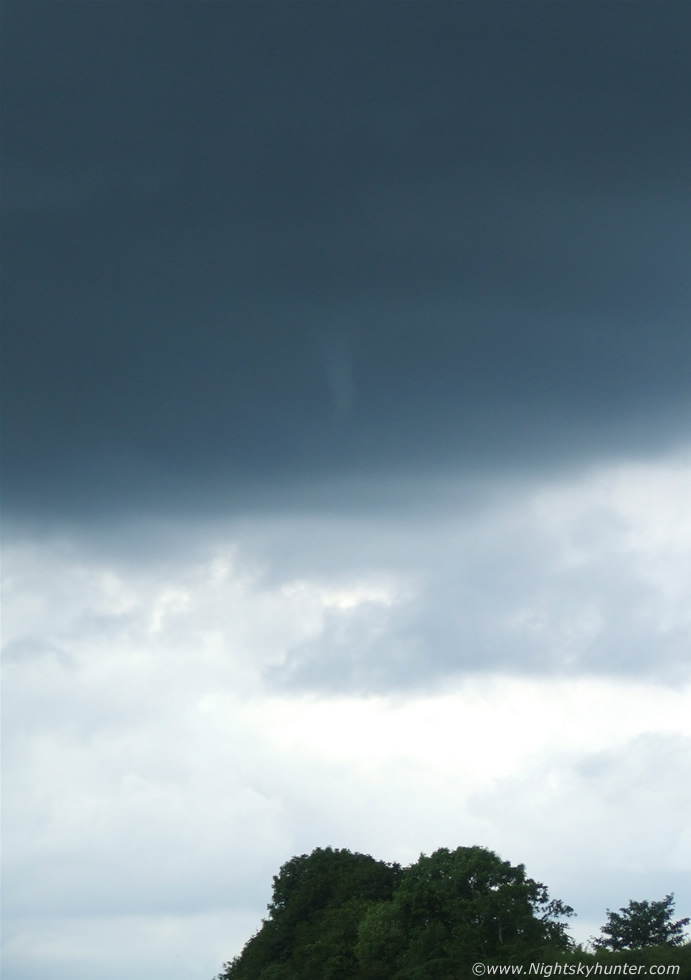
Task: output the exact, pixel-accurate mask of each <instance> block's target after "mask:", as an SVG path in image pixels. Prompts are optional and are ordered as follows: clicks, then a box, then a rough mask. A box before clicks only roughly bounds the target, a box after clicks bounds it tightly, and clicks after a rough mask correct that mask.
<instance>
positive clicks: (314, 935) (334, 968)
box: [219, 847, 401, 980]
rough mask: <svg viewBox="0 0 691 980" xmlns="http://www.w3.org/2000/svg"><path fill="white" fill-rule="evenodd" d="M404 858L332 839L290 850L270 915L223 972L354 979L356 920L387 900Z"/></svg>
mask: <svg viewBox="0 0 691 980" xmlns="http://www.w3.org/2000/svg"><path fill="white" fill-rule="evenodd" d="M400 875H401V868H400V866H399V865H396V864H393V865H390V864H386V863H385V862H383V861H377V860H375V859H374V858H373V857H370V856H369V855H368V854H357V853H353V852H351V851H348V850H338V849H334V848H331V847H326V848H317V849H316V850H314V851H312V853H311V854H302V855H300V856H299V857H294V858H291V860H290V861H288V862H286V864H284V865H283V867H282V868H281V869H280V871H279V873H278V875H276V876H275V877H274V879H273V897H272V901H271V903H270V905H269V906H268V910H269V915H268V917H267V919H265V920H264V924H263V925H262V928H261V929H260V930H259V932H258V933H256V935H254V936H253V937H252V938H251V939H250V940H249V942H248V943H247V944H246V945H245V948H244V949H243V951H242V953H241V954H240V956H237V957H235V959H234V960H233V961H232V962H231V963H227V964H226V965H225V970H224V972H223V973H222V974H220V977H219V980H314V978H315V977H319V978H323V980H349V978H350V977H351V976H353V974H354V971H356V970H357V958H356V955H355V945H356V943H357V933H358V927H359V924H360V921H361V919H362V918H363V916H364V915H365V913H366V911H367V910H368V908H369V906H370V905H371V904H372V903H375V902H378V901H382V900H390V899H391V897H392V895H393V891H394V888H395V885H396V882H397V881H398V879H399V878H400Z"/></svg>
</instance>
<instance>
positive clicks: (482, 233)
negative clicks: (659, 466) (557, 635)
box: [2, 2, 691, 518]
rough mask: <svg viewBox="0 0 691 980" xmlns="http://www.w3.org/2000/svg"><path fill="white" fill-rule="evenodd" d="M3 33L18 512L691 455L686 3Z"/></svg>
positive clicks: (170, 10) (214, 7)
mask: <svg viewBox="0 0 691 980" xmlns="http://www.w3.org/2000/svg"><path fill="white" fill-rule="evenodd" d="M3 18H4V41H3V69H2V70H3V75H4V91H5V97H4V107H3V115H2V125H3V141H2V143H3V153H4V187H3V206H4V209H5V218H4V222H5V234H4V240H3V241H4V245H3V247H4V257H3V275H4V319H5V324H6V328H5V353H4V364H5V367H4V370H5V380H4V398H5V419H6V422H5V433H4V443H5V445H4V452H5V475H4V480H5V506H6V507H7V508H8V510H9V511H10V512H11V513H13V514H17V515H22V516H24V517H36V516H37V515H48V516H50V515H51V514H53V515H54V514H63V515H64V514H71V515H72V516H76V517H78V518H81V517H83V516H84V515H85V514H87V513H88V512H91V513H92V514H94V515H100V514H102V513H108V514H112V513H113V512H114V511H115V510H118V509H119V510H123V509H124V510H127V511H133V510H134V511H141V512H144V513H151V512H154V511H160V510H161V509H162V508H165V507H166V506H172V507H175V508H178V509H180V508H182V509H185V510H194V509H196V510H198V509H199V508H200V507H205V508H214V509H224V508H227V507H228V506H229V505H233V504H235V505H237V504H238V503H242V504H243V505H245V506H250V505H253V504H254V505H256V503H257V501H258V500H263V501H265V502H266V500H267V498H268V499H269V500H270V501H271V506H273V507H275V506H279V505H280V504H281V502H285V501H286V500H287V499H288V497H287V494H289V492H292V493H293V494H294V495H296V496H298V497H302V498H306V497H307V496H309V493H310V492H313V493H316V490H315V488H317V487H318V486H323V487H324V486H328V487H331V489H330V491H329V492H330V493H331V495H332V497H333V499H335V500H338V501H340V502H343V500H344V497H345V496H346V494H345V492H344V489H343V486H344V485H343V483H342V481H343V479H344V478H346V477H348V478H349V479H350V480H352V481H353V483H352V484H351V486H355V487H358V488H359V490H358V492H359V493H360V494H361V495H362V494H363V493H364V491H363V489H362V488H363V487H364V486H366V485H367V484H368V482H370V483H371V482H372V481H376V480H382V479H383V480H390V481H393V482H394V483H395V482H396V481H400V480H402V479H403V478H404V477H405V478H409V477H411V476H419V475H420V473H421V472H424V473H428V474H430V475H431V474H439V473H442V474H443V473H447V472H449V471H452V472H456V471H458V470H464V471H465V472H470V473H474V472H477V471H485V472H489V471H496V470H497V469H499V470H506V469H507V468H509V469H512V470H521V469H523V470H525V469H526V468H528V469H529V468H531V467H535V466H539V465H548V466H555V465H562V464H564V463H569V462H572V461H574V460H582V459H585V458H589V457H592V456H594V455H598V454H600V455H607V454H613V453H627V452H632V451H633V452H644V453H647V452H651V451H652V450H654V449H657V448H659V447H661V446H666V445H669V444H673V443H675V442H679V441H682V440H684V439H685V438H686V437H687V435H688V429H689V421H690V415H689V410H690V407H691V406H690V403H689V387H688V372H689V366H690V364H691V334H689V331H688V329H687V325H686V319H685V318H686V315H687V311H688V299H689V287H688V260H689V251H690V249H689V231H688V229H689V227H691V223H690V221H689V217H690V214H689V201H690V198H689V189H690V188H689V181H688V174H689V173H690V172H691V168H690V166H689V165H690V163H691V160H690V153H689V150H690V149H691V141H690V140H689V135H688V128H687V127H685V126H684V124H683V120H684V118H685V112H686V108H687V104H688V93H689V91H691V66H690V65H689V60H688V42H689V40H691V14H690V12H689V8H688V7H686V5H683V4H665V5H652V4H628V5H626V6H623V5H605V4H601V5H583V4H581V3H568V2H567V3H560V4H552V5H546V4H542V3H540V4H533V3H523V4H520V5H513V4H505V3H492V4H469V3H460V4H437V3H426V4H424V5H423V4H409V5H400V4H396V3H381V4H376V5H369V4H358V3H356V4H342V5H335V4H318V3H306V4H271V5H266V4H262V5H255V4H206V3H195V4H192V3H189V4H121V3H101V4H70V3H65V4H49V3H41V2H39V3H32V4H23V3H16V2H9V3H7V4H5V6H4V12H3ZM291 488H292V490H291ZM349 496H350V497H351V498H352V492H349ZM363 499H365V498H364V496H363ZM267 505H268V504H267Z"/></svg>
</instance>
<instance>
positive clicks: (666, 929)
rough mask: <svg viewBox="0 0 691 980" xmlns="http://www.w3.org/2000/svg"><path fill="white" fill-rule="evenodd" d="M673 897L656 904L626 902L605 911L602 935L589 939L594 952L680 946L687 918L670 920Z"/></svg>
mask: <svg viewBox="0 0 691 980" xmlns="http://www.w3.org/2000/svg"><path fill="white" fill-rule="evenodd" d="M673 914H674V894H673V893H672V894H671V895H666V896H665V898H663V899H661V901H659V902H634V901H631V902H629V904H628V906H627V907H626V908H622V909H619V912H611V911H610V910H609V909H607V922H606V923H605V925H604V926H602V928H601V929H600V932H601V933H603V935H602V936H600V937H598V938H597V939H594V940H593V946H595V947H596V948H597V949H642V948H643V947H645V946H680V945H681V944H682V943H683V942H684V941H685V939H686V936H685V934H684V928H685V927H686V926H687V925H688V924H689V922H690V921H691V920H690V919H688V918H687V919H678V920H677V921H676V922H673V921H672V915H673Z"/></svg>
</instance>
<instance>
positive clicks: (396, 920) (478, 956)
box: [357, 847, 573, 977]
mask: <svg viewBox="0 0 691 980" xmlns="http://www.w3.org/2000/svg"><path fill="white" fill-rule="evenodd" d="M572 914H573V910H572V909H570V908H569V907H568V906H566V905H564V904H563V903H561V902H558V901H556V902H555V901H550V899H549V895H548V893H547V889H546V887H545V886H544V885H541V884H539V883H538V882H536V881H533V879H532V878H528V877H527V876H526V874H525V868H524V867H523V865H517V866H512V865H511V864H509V862H508V861H502V860H501V858H499V857H498V856H497V855H496V854H494V853H493V852H492V851H489V850H487V849H486V848H482V847H459V848H457V849H456V850H455V851H449V850H447V849H446V848H441V849H440V850H438V851H435V853H434V854H432V855H431V856H429V857H427V856H426V855H424V854H423V855H421V856H420V858H419V860H418V861H417V862H416V863H415V864H413V865H412V866H411V867H410V868H407V869H406V870H405V871H404V873H403V875H402V878H401V881H400V884H399V886H398V888H397V889H396V892H395V894H394V897H393V900H392V902H391V903H390V908H388V909H386V910H384V909H381V908H373V909H371V910H370V912H369V913H368V915H367V917H366V918H365V920H363V922H362V924H361V928H360V934H359V935H360V939H359V943H358V948H357V951H358V956H359V959H360V964H361V966H362V967H363V969H364V970H366V971H368V973H367V975H368V976H370V975H371V976H372V977H379V976H381V977H385V976H386V975H387V968H388V971H389V973H388V975H389V976H390V975H391V971H392V969H398V970H400V971H402V972H401V976H403V975H408V974H409V973H411V971H417V970H418V968H419V967H421V966H423V965H425V966H426V968H427V971H428V974H429V975H430V976H431V975H432V974H431V972H430V971H431V970H432V964H436V966H437V968H438V970H439V971H440V975H441V974H444V973H445V974H447V975H448V973H449V971H453V970H460V969H464V968H466V967H467V966H468V965H470V964H471V963H473V962H475V961H478V960H483V961H485V962H486V961H488V960H490V959H493V960H518V959H520V958H521V957H522V956H525V955H528V954H529V953H530V951H535V950H536V949H542V948H549V949H551V950H553V951H557V950H563V949H567V948H568V947H569V945H570V940H569V938H568V936H567V935H566V931H565V926H564V925H563V924H562V923H560V922H559V918H561V917H566V916H569V915H572ZM411 975H412V974H411Z"/></svg>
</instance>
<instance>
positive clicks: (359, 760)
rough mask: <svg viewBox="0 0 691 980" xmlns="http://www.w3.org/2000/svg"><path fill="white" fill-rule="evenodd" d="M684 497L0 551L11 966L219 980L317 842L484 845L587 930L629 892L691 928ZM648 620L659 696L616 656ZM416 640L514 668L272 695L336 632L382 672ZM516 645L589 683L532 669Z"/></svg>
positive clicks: (657, 492)
mask: <svg viewBox="0 0 691 980" xmlns="http://www.w3.org/2000/svg"><path fill="white" fill-rule="evenodd" d="M689 499H691V467H689V466H688V465H685V464H684V465H682V463H679V462H672V463H669V464H664V465H663V464H659V465H658V466H656V467H655V466H648V467H640V466H639V467H633V466H630V467H626V468H621V469H618V470H610V471H604V470H603V471H601V472H598V473H595V474H591V475H589V476H587V477H584V478H582V479H581V480H579V481H578V482H573V483H571V484H569V485H567V484H564V485H562V486H553V487H549V488H544V487H543V488H541V489H540V490H539V491H537V492H529V491H527V490H524V492H523V493H522V494H517V493H515V494H513V495H510V499H509V497H508V496H505V497H504V498H503V499H502V498H501V495H498V497H497V498H496V499H495V502H494V503H493V504H492V506H491V507H488V508H487V509H486V510H485V511H484V512H475V513H474V514H473V515H468V514H465V515H464V514H463V513H460V514H449V513H448V512H447V513H444V514H441V515H438V516H437V517H436V518H435V519H434V520H428V521H426V522H425V523H422V522H421V521H418V522H417V523H415V522H412V523H398V524H395V526H393V525H389V526H386V525H382V529H381V531H380V532H378V530H377V527H376V526H373V525H372V524H367V523H365V522H363V523H362V524H359V523H357V522H354V523H351V524H350V525H349V526H348V527H345V528H344V526H343V524H340V525H339V524H337V523H331V524H328V522H327V523H325V522H323V521H321V522H319V521H314V522H313V523H312V524H310V522H309V521H303V523H302V524H301V525H299V526H296V524H295V523H293V524H291V522H290V521H289V520H288V519H287V518H286V519H285V520H284V521H283V522H273V523H272V522H270V521H267V522H265V523H264V525H260V524H258V523H255V524H254V525H249V524H244V525H236V526H235V527H233V528H230V529H229V528H225V529H219V528H215V529H214V532H213V535H208V537H204V540H203V541H202V542H201V543H200V544H199V546H198V547H197V548H196V550H194V551H193V550H192V549H181V550H180V552H179V554H177V555H175V554H172V555H171V553H170V552H167V553H166V555H165V557H164V558H160V557H158V558H157V557H156V555H152V556H151V557H150V560H148V561H146V560H143V559H142V557H141V555H139V556H137V558H136V560H135V559H132V560H129V561H128V560H127V559H126V558H125V557H123V556H122V554H120V556H119V557H118V558H117V559H116V558H114V557H113V555H112V554H107V553H105V552H104V553H102V554H100V555H99V554H96V553H94V552H93V551H92V552H87V551H86V550H85V549H80V548H79V547H78V546H77V545H76V544H75V543H69V542H62V543H60V542H54V543H53V544H52V545H48V544H43V545H40V546H39V545H36V544H31V543H27V542H16V543H14V544H12V545H8V546H7V548H6V550H5V561H4V569H5V601H4V610H5V620H4V639H5V657H4V690H5V702H6V709H5V718H4V724H5V731H6V734H5V818H4V821H5V855H6V858H5V871H4V874H5V906H6V912H7V916H8V927H7V928H6V931H5V963H6V970H7V971H8V973H7V975H8V976H11V977H12V978H13V980H28V978H33V977H36V978H38V977H40V976H44V975H45V973H46V971H47V970H48V969H50V971H51V975H52V976H55V977H56V980H63V978H64V980H67V978H69V980H87V978H89V980H91V978H92V977H93V975H94V970H95V969H96V966H95V964H97V963H98V964H99V965H98V970H97V972H98V975H99V977H102V978H104V980H110V977H112V978H113V980H114V978H115V977H121V976H123V975H128V976H132V977H133V978H134V980H139V978H141V980H144V978H145V977H146V980H157V978H159V977H160V978H161V980H163V978H164V977H165V978H166V980H176V978H180V980H182V978H183V977H185V978H193V980H194V978H199V980H210V976H211V973H213V971H214V970H217V969H218V968H220V966H221V963H222V961H223V959H224V958H228V957H230V956H231V955H232V954H233V953H234V952H236V951H237V950H238V949H239V947H240V946H241V945H242V942H243V941H244V940H245V939H246V938H247V937H248V935H249V934H250V933H251V931H252V930H253V929H254V928H256V926H257V925H258V924H259V918H260V916H261V914H262V909H263V908H264V905H265V903H266V901H267V900H268V898H269V893H270V884H271V876H272V874H274V873H275V872H276V870H277V869H278V867H279V865H280V864H281V863H282V862H283V861H284V860H286V859H287V858H289V857H290V856H291V855H292V854H295V853H301V852H303V851H308V850H310V849H311V848H312V847H314V846H317V845H325V844H332V845H334V846H344V847H351V848H354V849H358V850H362V851H366V852H368V853H372V854H374V855H376V856H379V857H382V858H386V859H388V860H399V861H402V862H404V863H407V862H408V861H412V860H414V859H415V858H416V857H417V855H418V853H419V852H420V851H421V850H424V851H426V852H429V851H431V850H433V849H434V848H436V847H439V846H456V845H458V844H472V843H480V844H485V845H487V846H489V847H492V848H494V849H496V850H498V851H499V852H500V853H501V854H502V855H503V856H504V857H506V858H508V859H510V860H512V861H514V862H516V861H524V862H525V863H526V865H527V867H528V872H529V873H530V874H532V875H534V876H535V877H538V878H540V879H541V880H544V881H545V882H546V883H547V884H548V885H549V886H550V887H551V890H552V892H553V893H554V894H555V895H557V896H558V897H562V898H564V899H565V900H566V901H570V902H572V904H574V905H576V907H577V910H579V911H581V912H583V914H584V917H585V924H583V925H580V926H577V927H576V934H577V935H579V938H585V937H586V936H587V935H588V934H590V932H592V931H593V929H594V928H595V927H596V925H597V924H598V916H599V921H600V922H601V921H602V919H603V918H604V909H605V906H606V905H610V906H614V907H616V906H617V905H618V904H622V903H625V902H626V901H628V899H629V898H631V897H639V898H641V897H652V898H656V897H661V895H663V894H665V893H666V892H667V891H670V890H675V891H676V892H677V898H678V907H679V912H680V914H688V913H689V906H691V838H690V837H689V831H688V827H687V826H686V822H685V820H684V816H685V814H686V813H688V811H689V805H690V804H691V797H690V796H689V789H688V787H689V786H691V779H689V775H691V721H690V720H689V719H691V712H690V711H689V706H690V703H691V687H689V685H688V682H687V681H684V680H683V670H682V667H683V664H684V661H683V658H682V657H681V656H680V655H679V650H680V649H681V645H682V642H683V641H684V639H685V638H688V629H689V613H688V610H689V609H690V608H691V603H689V602H688V596H689V592H690V590H691V561H690V559H691V527H690V526H689V517H688V514H687V512H686V511H687V507H686V503H685V502H686V501H688V500H689ZM212 537H213V544H210V541H211V539H212ZM258 542H259V544H260V545H261V547H260V546H258ZM262 542H263V543H262ZM267 542H269V544H267ZM271 543H272V544H271ZM272 547H273V549H274V550H273V552H272ZM291 556H293V560H292V561H291ZM272 559H273V560H272ZM459 569H460V570H461V572H459ZM634 586H635V587H634ZM464 590H465V591H464ZM470 600H472V602H470V607H471V608H470V609H469V607H468V603H469V601H470ZM634 600H635V601H634ZM459 609H460V610H461V613H462V615H461V614H460V613H459ZM435 620H436V621H435ZM468 622H471V625H472V630H471V629H470V628H469V626H468ZM464 623H465V627H464V626H463V624H464ZM497 623H500V624H501V630H500V631H499V633H497ZM462 627H463V628H465V634H463V630H462ZM643 627H645V628H644V629H643ZM425 630H427V632H425ZM641 630H642V637H643V639H644V640H645V642H646V643H648V644H649V646H648V648H647V650H646V651H645V652H644V653H643V652H641V653H640V656H641V657H644V658H645V660H646V664H647V666H650V665H651V664H652V662H653V661H655V658H656V657H657V648H656V647H655V646H653V645H650V644H651V643H652V642H653V641H654V640H657V641H659V642H660V643H661V644H662V646H661V648H660V649H661V650H662V654H661V657H662V662H663V667H664V664H665V663H667V668H665V669H663V670H661V671H660V672H659V675H658V676H657V677H656V678H655V670H654V669H647V670H642V669H638V666H637V661H636V660H635V658H634V661H633V663H631V662H630V661H628V660H627V659H626V657H627V656H628V652H627V648H626V644H628V643H630V642H631V641H632V640H636V634H637V632H638V634H639V635H638V642H639V644H640V643H641V642H642V641H641ZM339 631H340V633H339ZM416 631H417V632H416ZM459 631H460V632H459ZM363 633H364V640H363ZM423 634H424V637H425V638H426V642H427V641H429V638H430V637H435V636H436V637H437V638H438V640H439V642H440V643H442V642H443V641H444V639H445V638H446V639H447V640H448V641H449V642H458V637H459V635H460V636H462V637H464V638H465V641H466V642H470V640H471V639H474V641H475V642H476V643H477V644H479V645H480V647H481V648H482V649H484V650H489V651H491V649H492V644H493V643H495V642H496V640H497V636H500V637H501V638H503V639H504V640H505V641H506V642H507V643H509V652H508V654H507V655H506V656H505V657H504V658H503V659H499V660H496V661H493V660H492V659H491V657H490V658H489V660H488V661H487V662H486V663H485V664H484V669H480V667H481V666H483V665H482V662H481V661H478V660H477V659H476V660H472V659H471V666H472V670H470V671H463V670H460V671H459V670H458V669H457V666H458V664H456V663H453V664H451V667H453V669H451V668H450V667H449V663H448V662H447V661H448V658H447V660H445V657H446V653H445V652H444V651H443V650H441V651H439V660H440V662H441V669H440V667H439V664H438V663H437V664H435V663H434V662H433V661H431V660H430V662H429V665H428V666H429V673H430V675H434V677H435V678H436V683H435V684H431V685H430V684H425V683H424V680H425V678H424V676H423V674H422V673H419V674H418V675H415V677H413V678H412V679H411V681H410V682H409V683H407V684H403V685H399V686H398V687H397V688H394V689H389V690H387V689H386V686H385V685H382V686H381V690H380V691H379V693H377V694H367V695H365V694H357V693H351V694H348V693H347V692H342V693H340V694H337V693H336V692H335V691H334V690H333V689H332V690H331V693H330V695H329V696H328V697H321V696H317V695H316V694H314V693H309V690H307V689H305V688H304V687H303V688H300V687H299V686H293V687H292V688H291V687H288V688H278V687H276V686H275V685H273V686H269V687H267V677H268V678H269V679H271V677H272V676H275V672H276V671H277V670H279V669H280V668H281V666H282V665H283V664H285V663H286V662H289V661H290V658H291V657H294V656H295V651H302V655H305V651H307V652H308V653H309V657H311V658H313V659H314V658H316V657H318V655H319V651H320V648H323V647H326V646H328V643H332V644H334V643H335V644H336V646H338V644H339V643H340V644H341V646H340V647H339V650H338V652H339V656H341V655H342V656H345V654H346V652H347V651H346V650H345V647H344V644H345V643H353V644H357V643H358V642H361V647H360V654H359V655H360V656H361V657H362V658H363V664H364V665H365V666H366V660H365V659H364V658H365V657H366V656H370V657H376V656H381V657H383V658H384V659H385V660H386V662H387V669H389V670H390V672H394V673H395V670H396V669H397V668H396V665H397V664H399V669H406V668H405V663H403V666H402V667H400V664H401V661H400V656H401V649H403V650H404V653H405V650H406V649H410V646H411V645H413V646H414V644H415V643H419V644H420V645H419V648H418V649H419V651H420V650H421V651H422V652H423V653H424V652H425V651H428V650H429V649H430V647H429V645H427V646H425V645H424V644H423V643H422V642H421V641H420V636H421V635H423ZM512 637H513V641H512V642H513V646H511V643H510V641H511V638H512ZM516 637H518V638H519V639H516ZM670 637H672V638H673V641H672V640H670V639H669V638H670ZM665 638H666V640H665ZM327 641H328V643H327ZM519 641H520V642H519ZM665 642H667V643H668V644H669V643H672V642H673V648H674V651H676V654H675V657H671V654H669V649H670V648H669V646H668V647H665V646H664V643H665ZM406 644H408V648H406ZM531 644H532V645H533V647H534V646H535V645H536V644H537V645H539V646H540V649H541V650H543V651H544V650H548V649H549V648H551V647H552V646H554V645H555V644H556V645H557V646H558V647H559V652H560V655H561V653H562V652H563V650H564V649H566V650H567V651H568V650H569V649H571V650H573V649H576V650H577V651H578V652H579V657H580V663H581V665H585V667H586V668H588V669H587V670H586V671H585V672H582V671H581V672H580V673H577V672H573V671H569V670H566V671H564V670H561V671H560V670H557V669H555V668H554V665H553V663H552V662H551V661H549V659H545V660H544V661H540V660H539V658H538V659H537V660H535V662H534V664H533V669H532V670H530V671H526V670H524V669H522V665H521V657H523V656H525V655H526V651H527V650H528V649H529V648H530V645H531ZM608 644H609V645H610V646H611V649H609V650H608V652H607V657H608V658H609V659H608V661H607V663H608V666H609V669H608V670H600V669H599V667H598V664H597V662H596V660H595V659H594V657H593V656H592V655H589V654H588V651H589V650H591V648H592V647H593V646H595V647H596V648H597V649H601V650H604V649H605V648H607V646H608ZM665 650H667V654H665ZM686 651H687V652H688V647H687V648H686ZM355 653H356V655H357V651H355ZM326 654H327V655H331V654H330V653H329V650H326ZM637 656H639V655H638V654H637ZM665 656H667V658H668V659H667V661H665V660H664V657H665ZM511 657H513V658H515V662H514V663H512V661H511ZM387 658H388V660H387ZM397 658H399V659H398V660H397ZM308 659H309V658H308ZM557 662H558V663H562V664H563V661H562V660H558V661H557ZM686 663H687V664H688V659H687V661H686ZM541 664H542V667H541ZM670 665H671V666H673V668H674V669H673V670H672V669H671V666H670ZM461 666H462V664H461ZM653 666H654V665H653ZM417 667H418V668H421V667H424V660H421V661H420V663H418V664H417ZM668 668H669V669H668ZM363 669H364V668H363ZM272 670H273V672H274V674H273V675H272V673H271V671H272ZM267 671H268V672H269V673H268V674H267ZM363 676H364V675H363ZM671 676H674V677H677V679H678V680H677V683H676V684H674V685H672V684H670V683H668V681H669V678H670V677H671ZM687 676H688V675H687ZM416 678H417V682H416ZM643 888H645V889H646V891H645V892H643V893H641V892H640V889H643ZM635 889H638V891H636V890H635ZM651 890H652V891H651ZM123 935H124V936H126V940H125V941H122V940H121V939H119V938H117V937H120V936H123ZM116 940H117V941H116ZM114 946H117V953H116V954H113V952H112V951H113V948H114ZM147 950H148V951H149V952H147ZM109 957H110V959H109ZM212 960H213V965H211V963H212ZM106 961H107V962H108V965H107V966H106V967H103V965H102V964H103V963H104V962H106ZM210 971H211V972H210Z"/></svg>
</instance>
